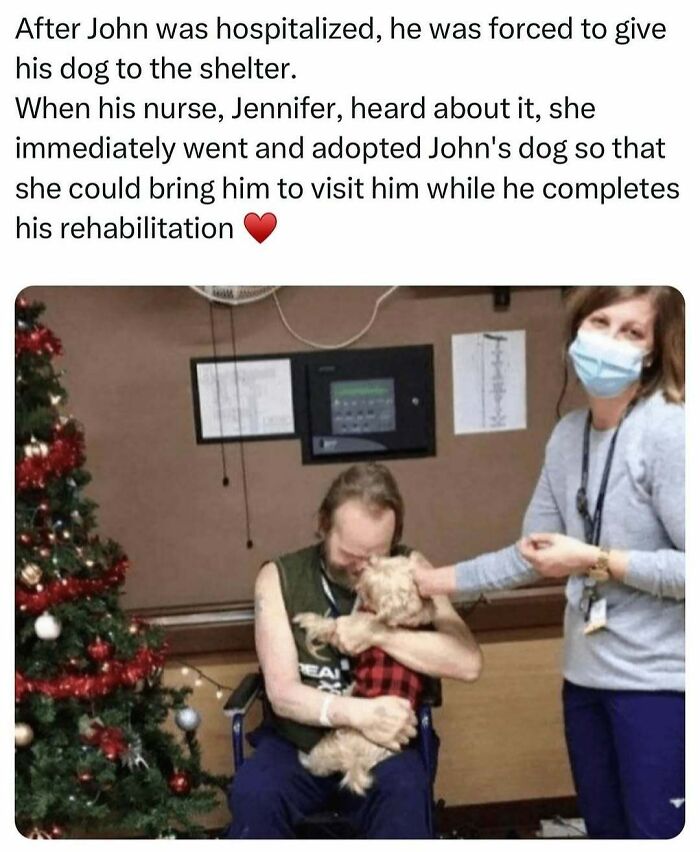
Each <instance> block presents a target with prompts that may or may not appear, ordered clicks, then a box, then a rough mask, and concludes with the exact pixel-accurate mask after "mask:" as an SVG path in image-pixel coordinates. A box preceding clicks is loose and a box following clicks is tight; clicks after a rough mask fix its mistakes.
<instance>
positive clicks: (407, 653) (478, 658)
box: [378, 596, 483, 682]
mask: <svg viewBox="0 0 700 852" xmlns="http://www.w3.org/2000/svg"><path fill="white" fill-rule="evenodd" d="M433 601H434V603H435V609H436V617H435V621H434V625H435V631H428V630H402V629H401V628H394V629H392V628H386V629H385V630H384V631H382V634H381V635H380V640H379V643H378V644H379V647H380V648H382V649H383V650H384V651H386V653H387V654H389V655H390V656H392V657H394V658H395V659H397V660H398V661H399V662H401V663H403V664H404V665H405V666H408V667H409V668H411V669H414V670H415V671H418V672H422V673H423V674H427V675H430V676H432V677H449V678H454V679H455V680H464V681H468V682H470V681H474V680H476V679H477V678H478V677H479V675H480V674H481V668H482V663H483V658H482V654H481V649H480V648H479V645H478V644H477V642H476V640H475V639H474V636H473V635H472V632H471V630H470V629H469V628H468V627H467V625H466V624H465V623H464V621H463V620H462V618H461V617H460V615H459V614H458V613H457V612H456V611H455V609H454V607H453V606H452V604H451V603H450V601H449V599H448V598H446V597H442V596H437V597H435V598H433Z"/></svg>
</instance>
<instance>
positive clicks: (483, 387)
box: [452, 331, 527, 435]
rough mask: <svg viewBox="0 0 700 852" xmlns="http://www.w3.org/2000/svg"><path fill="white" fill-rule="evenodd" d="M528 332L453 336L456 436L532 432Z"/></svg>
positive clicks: (493, 332)
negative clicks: (529, 428)
mask: <svg viewBox="0 0 700 852" xmlns="http://www.w3.org/2000/svg"><path fill="white" fill-rule="evenodd" d="M525 368H526V364H525V332H524V331H484V332H480V333H478V334H454V335H452V388H453V401H454V429H455V434H456V435H466V434H468V433H470V432H501V431H506V430H509V429H525V428H527V411H526V405H527V404H526V386H525V375H526V369H525Z"/></svg>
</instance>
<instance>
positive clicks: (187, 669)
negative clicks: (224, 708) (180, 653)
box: [175, 660, 233, 701]
mask: <svg viewBox="0 0 700 852" xmlns="http://www.w3.org/2000/svg"><path fill="white" fill-rule="evenodd" d="M175 662H176V663H180V664H181V665H182V668H181V669H180V673H181V674H182V676H183V677H187V676H188V675H189V674H190V673H191V671H193V672H195V673H196V677H195V681H194V685H195V686H202V685H203V683H204V681H207V683H210V684H211V685H212V686H215V687H216V697H217V699H218V700H219V701H220V700H221V699H222V698H223V697H224V693H225V692H233V687H232V686H226V684H223V683H219V682H218V681H217V680H214V678H212V677H209V675H208V674H205V673H204V672H203V671H202V670H201V669H199V668H197V666H193V665H192V664H191V663H187V662H185V660H175Z"/></svg>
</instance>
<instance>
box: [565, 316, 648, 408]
mask: <svg viewBox="0 0 700 852" xmlns="http://www.w3.org/2000/svg"><path fill="white" fill-rule="evenodd" d="M646 354H647V353H646V352H645V351H644V350H643V349H640V348H639V347H638V346H635V345H634V344H632V343H628V342H627V341H625V340H615V338H613V337H610V336H609V335H607V334H603V333H601V332H595V331H581V330H580V331H579V332H578V334H577V335H576V339H575V340H574V342H573V343H572V344H571V346H570V347H569V357H570V358H571V361H572V363H573V365H574V369H575V370H576V375H577V376H578V377H579V379H580V380H581V384H582V385H583V386H584V388H585V389H586V391H587V392H588V393H589V394H590V395H591V396H595V397H599V398H604V399H605V398H612V397H615V396H619V395H620V394H621V393H624V391H626V390H627V388H629V387H630V385H633V384H634V383H635V382H637V381H639V378H640V376H641V375H642V364H643V362H644V357H645V355H646Z"/></svg>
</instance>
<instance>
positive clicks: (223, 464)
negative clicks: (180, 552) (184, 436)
mask: <svg viewBox="0 0 700 852" xmlns="http://www.w3.org/2000/svg"><path fill="white" fill-rule="evenodd" d="M209 325H210V327H211V348H212V352H213V353H214V375H215V376H216V411H217V414H218V415H219V435H220V436H221V441H220V442H219V447H220V448H221V467H222V470H223V474H224V475H223V479H222V480H221V484H222V485H223V486H224V487H226V486H227V485H228V484H229V478H228V471H227V470H226V450H225V449H224V424H223V419H222V416H221V388H220V385H219V355H218V352H217V351H216V333H215V331H214V305H213V304H212V303H211V302H209Z"/></svg>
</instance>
